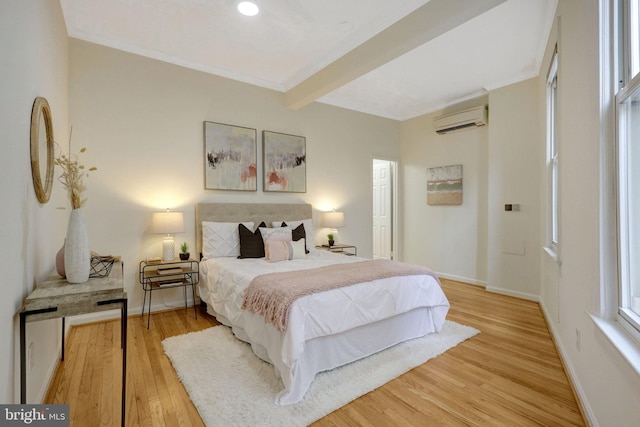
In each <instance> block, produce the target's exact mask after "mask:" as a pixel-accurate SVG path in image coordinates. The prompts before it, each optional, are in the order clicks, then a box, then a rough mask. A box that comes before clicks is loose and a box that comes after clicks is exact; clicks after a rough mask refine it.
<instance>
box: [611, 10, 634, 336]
mask: <svg viewBox="0 0 640 427" xmlns="http://www.w3.org/2000/svg"><path fill="white" fill-rule="evenodd" d="M614 16H615V17H616V18H617V19H616V20H615V24H614V25H615V31H614V34H615V37H616V38H617V40H616V42H615V46H616V48H615V49H614V52H615V53H614V54H615V55H616V58H615V60H614V64H615V65H616V66H615V71H614V75H615V78H616V79H615V81H616V82H618V85H617V87H616V89H615V94H614V100H615V102H614V104H615V129H616V136H615V149H614V151H615V155H614V157H615V167H614V169H615V190H616V196H615V198H616V220H617V226H616V241H617V268H618V280H617V282H618V283H617V291H618V301H617V303H618V304H617V305H618V307H617V310H616V320H617V322H618V323H619V324H620V325H621V326H622V327H623V328H624V329H625V330H626V331H627V332H628V333H630V334H631V335H632V336H633V337H634V338H635V339H636V340H637V341H640V313H636V312H634V311H633V310H632V309H631V308H630V307H631V286H632V285H631V277H630V267H629V265H630V263H631V262H633V260H631V259H630V255H629V252H630V251H629V240H630V239H629V222H630V218H629V216H630V215H629V211H628V205H629V201H628V196H629V186H628V182H627V178H628V170H629V168H631V166H630V165H629V158H628V153H627V147H628V120H629V112H628V108H629V107H628V105H627V101H629V100H630V99H631V97H633V96H634V95H636V96H637V95H638V92H640V1H639V0H618V1H617V3H616V10H615V12H614ZM634 16H635V18H636V19H635V23H634V22H632V21H633V17H634ZM634 73H635V74H634ZM636 102H638V101H636ZM638 108H639V109H640V106H639V107H638ZM639 117H640V115H639ZM639 120H640V119H639ZM636 268H640V266H638V267H636Z"/></svg>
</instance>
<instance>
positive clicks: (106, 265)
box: [89, 252, 120, 278]
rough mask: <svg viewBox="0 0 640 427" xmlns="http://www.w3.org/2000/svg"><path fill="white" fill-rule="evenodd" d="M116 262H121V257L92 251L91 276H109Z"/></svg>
mask: <svg viewBox="0 0 640 427" xmlns="http://www.w3.org/2000/svg"><path fill="white" fill-rule="evenodd" d="M114 262H120V257H119V256H112V255H106V256H102V255H98V254H96V253H94V252H92V253H91V271H90V273H89V277H91V278H97V277H107V276H108V275H109V273H111V267H113V263H114Z"/></svg>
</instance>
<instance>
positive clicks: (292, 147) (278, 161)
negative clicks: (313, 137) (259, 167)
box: [262, 130, 307, 193]
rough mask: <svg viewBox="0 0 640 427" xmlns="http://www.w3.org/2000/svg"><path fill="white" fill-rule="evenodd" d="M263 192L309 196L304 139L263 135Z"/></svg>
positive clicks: (290, 136) (264, 132) (293, 136)
mask: <svg viewBox="0 0 640 427" xmlns="http://www.w3.org/2000/svg"><path fill="white" fill-rule="evenodd" d="M262 155H263V166H264V191H284V192H290V193H306V192H307V148H306V139H305V137H303V136H295V135H286V134H284V133H277V132H271V131H267V130H265V131H262Z"/></svg>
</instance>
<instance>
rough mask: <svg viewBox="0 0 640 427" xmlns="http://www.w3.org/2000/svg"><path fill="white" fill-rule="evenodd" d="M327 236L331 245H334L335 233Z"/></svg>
mask: <svg viewBox="0 0 640 427" xmlns="http://www.w3.org/2000/svg"><path fill="white" fill-rule="evenodd" d="M327 238H328V239H329V246H333V244H334V243H335V240H333V234H331V233H329V234H327Z"/></svg>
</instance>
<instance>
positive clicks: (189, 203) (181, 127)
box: [61, 40, 400, 312]
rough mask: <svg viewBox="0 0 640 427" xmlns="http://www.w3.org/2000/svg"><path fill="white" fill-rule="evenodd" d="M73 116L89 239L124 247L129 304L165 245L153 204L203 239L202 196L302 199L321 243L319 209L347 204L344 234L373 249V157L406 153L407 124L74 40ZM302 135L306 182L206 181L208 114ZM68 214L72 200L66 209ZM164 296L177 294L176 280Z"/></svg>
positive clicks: (173, 298)
mask: <svg viewBox="0 0 640 427" xmlns="http://www.w3.org/2000/svg"><path fill="white" fill-rule="evenodd" d="M69 67H70V123H71V125H72V126H73V147H81V146H86V147H87V152H86V153H85V159H86V164H87V165H91V166H96V167H97V168H98V170H97V171H96V172H95V173H93V174H92V175H91V177H90V178H89V179H88V180H87V181H86V185H87V187H88V190H87V196H88V202H87V205H86V208H85V210H86V212H85V218H86V220H87V226H88V232H89V239H90V246H91V248H92V249H93V250H95V251H97V252H99V253H103V254H107V253H110V254H118V255H122V256H123V257H124V260H125V278H126V282H127V283H126V286H127V291H128V292H129V298H130V307H131V308H132V311H133V312H137V311H138V310H139V308H140V307H141V305H142V291H141V289H140V285H139V284H137V281H136V269H137V265H138V262H139V261H140V260H142V259H144V258H145V257H149V256H158V255H160V254H161V241H162V237H161V236H158V235H153V234H150V233H149V224H150V220H151V213H152V212H153V211H155V210H161V209H164V208H166V207H169V208H172V209H174V210H182V211H184V212H185V221H186V223H187V224H186V232H185V233H184V234H181V235H177V236H176V237H175V239H176V241H177V242H182V241H187V242H188V243H189V244H190V246H191V247H195V244H194V239H195V228H194V205H195V203H197V202H202V201H210V202H214V201H215V202H275V203H277V202H296V201H304V202H307V203H311V204H313V206H314V209H315V211H314V220H315V221H316V227H317V229H318V231H319V232H318V234H317V235H316V236H315V238H316V242H317V243H322V242H324V241H325V239H326V233H325V232H326V230H323V229H321V227H320V224H319V212H320V211H325V210H330V209H331V208H334V207H335V208H337V209H339V210H342V211H344V213H345V227H344V228H343V229H341V230H340V232H339V240H341V241H343V242H347V243H352V244H355V245H357V246H358V254H359V255H363V256H371V252H372V236H371V235H372V218H371V205H372V193H371V186H372V182H371V180H372V178H371V167H372V166H371V165H372V158H373V156H374V155H375V156H383V157H390V158H398V157H399V144H398V141H399V127H400V126H399V123H398V122H396V121H393V120H387V119H382V118H377V117H374V116H371V115H366V114H361V113H356V112H352V111H348V110H344V109H340V108H336V107H331V106H326V105H322V104H312V105H310V106H308V107H306V108H304V109H302V110H300V111H292V110H289V109H287V108H285V107H284V105H283V99H282V94H280V93H277V92H274V91H271V90H266V89H261V88H257V87H254V86H251V85H247V84H244V83H239V82H235V81H231V80H227V79H224V78H220V77H216V76H212V75H207V74H205V73H201V72H197V71H193V70H188V69H186V68H182V67H179V66H175V65H170V64H166V63H162V62H159V61H155V60H151V59H147V58H143V57H141V56H137V55H132V54H127V53H124V52H121V51H118V50H114V49H109V48H105V47H100V46H97V45H93V44H90V43H86V42H81V41H77V40H71V41H70V62H69ZM205 120H206V121H215V122H221V123H228V124H235V125H239V126H246V127H251V128H256V129H258V134H259V137H258V141H259V142H258V159H259V162H258V163H259V173H260V171H261V170H262V167H261V158H262V147H261V136H260V131H262V130H272V131H276V132H283V133H289V134H294V135H303V136H305V137H306V139H307V192H306V193H302V194H284V193H264V192H263V191H262V190H261V188H262V180H261V179H260V180H259V183H258V187H259V190H258V191H257V192H235V191H212V190H204V178H203V175H204V172H203V164H204V160H203V121H205ZM61 212H63V213H64V215H68V211H61ZM171 292H172V291H165V292H163V293H162V294H161V295H162V298H160V297H158V298H157V299H156V301H158V303H159V304H160V305H159V306H158V308H162V307H163V306H164V305H163V304H162V301H164V302H166V304H168V305H179V304H181V299H182V293H181V292H180V291H179V290H178V291H176V292H174V293H171Z"/></svg>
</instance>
